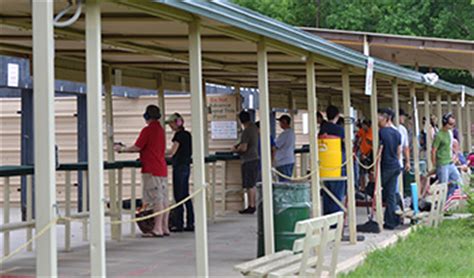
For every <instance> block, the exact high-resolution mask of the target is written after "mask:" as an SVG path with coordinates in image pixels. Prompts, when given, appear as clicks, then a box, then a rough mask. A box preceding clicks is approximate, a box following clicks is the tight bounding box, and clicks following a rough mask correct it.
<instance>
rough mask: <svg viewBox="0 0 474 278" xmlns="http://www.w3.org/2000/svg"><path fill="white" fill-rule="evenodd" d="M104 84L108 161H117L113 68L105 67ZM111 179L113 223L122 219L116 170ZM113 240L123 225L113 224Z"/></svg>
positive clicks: (111, 172) (110, 194)
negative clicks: (119, 211)
mask: <svg viewBox="0 0 474 278" xmlns="http://www.w3.org/2000/svg"><path fill="white" fill-rule="evenodd" d="M104 83H105V130H106V135H107V161H108V162H114V161H115V151H114V116H113V110H114V109H113V95H112V68H111V67H104ZM107 172H108V173H107V174H108V178H109V199H110V215H111V219H112V221H118V220H120V219H121V215H120V214H118V206H121V204H119V203H118V200H117V183H116V180H115V170H113V169H111V170H109V171H107ZM111 229H112V231H111V234H112V239H114V240H120V238H121V235H122V225H120V224H113V225H112V227H111Z"/></svg>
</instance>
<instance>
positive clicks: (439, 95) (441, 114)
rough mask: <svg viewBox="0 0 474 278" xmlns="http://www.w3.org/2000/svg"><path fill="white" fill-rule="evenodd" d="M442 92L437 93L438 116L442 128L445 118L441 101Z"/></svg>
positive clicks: (439, 126)
mask: <svg viewBox="0 0 474 278" xmlns="http://www.w3.org/2000/svg"><path fill="white" fill-rule="evenodd" d="M441 101H442V99H441V93H440V92H437V93H436V117H438V128H439V129H441V128H442V127H443V123H442V118H443V107H442V103H441Z"/></svg>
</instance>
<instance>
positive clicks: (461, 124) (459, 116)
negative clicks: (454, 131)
mask: <svg viewBox="0 0 474 278" xmlns="http://www.w3.org/2000/svg"><path fill="white" fill-rule="evenodd" d="M462 110H463V108H462V106H461V96H459V97H458V101H457V109H456V111H457V113H456V127H457V128H458V132H459V135H460V139H461V142H459V147H460V148H461V151H463V150H464V148H463V145H464V141H466V140H465V138H463V130H464V122H463V116H462V114H463V113H462Z"/></svg>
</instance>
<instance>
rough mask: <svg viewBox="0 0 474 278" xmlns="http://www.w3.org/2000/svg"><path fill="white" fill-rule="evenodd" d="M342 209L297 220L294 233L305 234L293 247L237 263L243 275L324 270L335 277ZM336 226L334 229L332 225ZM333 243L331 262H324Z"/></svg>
mask: <svg viewBox="0 0 474 278" xmlns="http://www.w3.org/2000/svg"><path fill="white" fill-rule="evenodd" d="M343 215H344V214H343V213H342V212H337V213H333V214H330V215H326V216H322V217H317V218H313V219H308V220H303V221H299V222H297V223H296V227H295V233H297V234H304V235H305V236H304V237H303V238H300V239H298V240H296V241H295V242H294V244H293V250H292V251H290V250H284V251H280V252H278V253H275V254H271V255H268V256H265V257H261V258H258V259H255V260H253V261H250V262H246V263H243V264H239V265H237V266H235V269H236V270H237V271H240V273H242V274H243V275H244V276H252V277H291V276H296V277H308V276H311V277H321V274H322V272H323V271H327V272H329V275H330V276H332V277H335V274H336V266H337V257H338V253H339V247H340V243H341V237H342V229H343V222H344V217H343ZM333 225H335V229H331V226H333ZM331 242H334V247H333V248H332V254H331V261H330V265H325V264H324V255H325V252H326V250H327V247H328V244H329V243H331Z"/></svg>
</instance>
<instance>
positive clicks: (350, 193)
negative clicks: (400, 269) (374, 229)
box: [342, 67, 357, 244]
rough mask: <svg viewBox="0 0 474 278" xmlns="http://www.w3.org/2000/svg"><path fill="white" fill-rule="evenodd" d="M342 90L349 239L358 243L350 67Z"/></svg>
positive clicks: (345, 72) (344, 75)
mask: <svg viewBox="0 0 474 278" xmlns="http://www.w3.org/2000/svg"><path fill="white" fill-rule="evenodd" d="M342 90H343V92H342V93H343V106H344V116H345V117H346V119H345V120H344V133H345V138H344V144H345V150H346V160H347V164H346V174H347V201H348V202H347V206H348V210H347V211H348V214H349V215H348V218H349V240H350V243H352V244H356V243H357V217H356V209H357V208H356V200H355V180H354V158H353V157H352V153H353V152H352V136H351V123H350V120H349V119H348V118H347V117H350V115H351V88H350V80H349V69H348V68H347V67H344V68H343V69H342Z"/></svg>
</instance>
